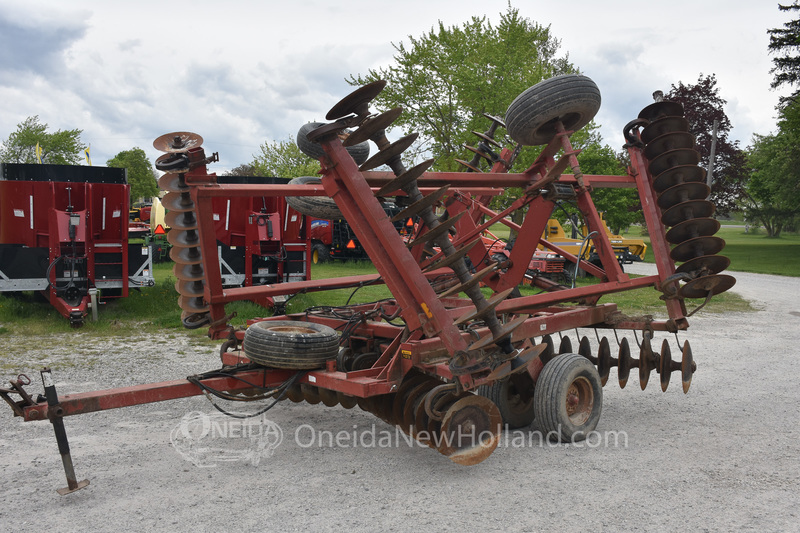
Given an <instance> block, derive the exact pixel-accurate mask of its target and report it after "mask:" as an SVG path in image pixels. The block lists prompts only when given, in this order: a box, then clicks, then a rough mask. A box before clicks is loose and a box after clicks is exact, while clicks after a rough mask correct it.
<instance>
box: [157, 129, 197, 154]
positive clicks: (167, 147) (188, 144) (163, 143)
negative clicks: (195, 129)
mask: <svg viewBox="0 0 800 533" xmlns="http://www.w3.org/2000/svg"><path fill="white" fill-rule="evenodd" d="M201 144H203V138H202V137H200V136H199V135H198V134H196V133H192V132H189V131H176V132H175V133H166V134H164V135H162V136H161V137H158V138H157V139H156V140H155V141H153V148H155V149H156V150H158V151H159V152H172V153H182V152H188V151H189V150H190V149H192V148H194V147H195V146H200V145H201Z"/></svg>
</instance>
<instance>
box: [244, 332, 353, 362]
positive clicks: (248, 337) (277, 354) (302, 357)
mask: <svg viewBox="0 0 800 533" xmlns="http://www.w3.org/2000/svg"><path fill="white" fill-rule="evenodd" d="M242 350H243V351H244V354H245V355H246V356H247V358H248V359H250V360H251V361H253V362H254V363H258V364H260V365H264V366H269V367H273V368H290V369H312V368H322V367H324V366H325V363H326V362H327V361H329V360H332V359H336V355H337V354H338V353H339V334H338V333H337V332H336V330H335V329H333V328H330V327H328V326H325V325H322V324H316V323H314V322H303V321H300V320H264V321H262V322H256V323H255V324H253V325H252V326H250V327H249V328H247V331H245V334H244V340H243V341H242Z"/></svg>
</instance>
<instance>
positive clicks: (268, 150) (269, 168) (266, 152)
mask: <svg viewBox="0 0 800 533" xmlns="http://www.w3.org/2000/svg"><path fill="white" fill-rule="evenodd" d="M260 149H261V153H260V154H259V155H256V156H254V157H255V159H254V160H253V162H252V163H250V166H251V167H252V168H253V171H254V172H255V174H256V175H259V176H266V177H270V178H296V177H299V176H316V175H317V174H318V173H319V170H320V164H319V161H316V160H314V159H311V158H310V157H308V156H307V155H305V154H304V153H303V152H301V151H300V149H299V148H298V147H297V144H295V142H294V141H293V140H292V139H289V140H288V141H272V142H265V143H264V144H262V145H261V147H260Z"/></svg>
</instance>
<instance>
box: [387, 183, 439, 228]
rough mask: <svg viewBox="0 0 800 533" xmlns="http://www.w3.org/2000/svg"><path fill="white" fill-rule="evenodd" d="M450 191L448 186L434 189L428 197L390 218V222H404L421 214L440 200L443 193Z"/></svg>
mask: <svg viewBox="0 0 800 533" xmlns="http://www.w3.org/2000/svg"><path fill="white" fill-rule="evenodd" d="M448 189H450V185H444V186H443V187H440V188H439V189H436V190H435V191H433V192H432V193H430V194H429V195H428V196H423V197H422V198H421V199H419V200H417V201H416V202H414V203H413V204H411V205H410V206H408V207H406V208H405V209H403V210H402V211H400V212H399V213H397V214H396V215H395V216H393V217H392V222H397V221H398V220H405V219H407V218H411V217H415V216H417V215H418V214H420V213H422V212H423V211H424V210H425V209H426V208H428V207H433V206H434V205H436V204H437V203H439V201H440V200H441V199H442V197H443V196H444V195H445V193H446V192H447V191H448Z"/></svg>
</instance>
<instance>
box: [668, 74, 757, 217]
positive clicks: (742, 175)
mask: <svg viewBox="0 0 800 533" xmlns="http://www.w3.org/2000/svg"><path fill="white" fill-rule="evenodd" d="M666 98H667V99H668V100H673V101H675V102H680V103H681V104H683V108H684V115H685V117H686V120H688V121H689V132H690V133H691V134H693V135H694V136H695V138H696V139H697V147H696V148H697V151H698V152H700V164H701V166H703V167H704V168H706V169H708V162H709V158H710V157H711V144H712V140H713V139H712V137H713V129H714V121H715V120H716V121H717V122H718V126H717V145H716V149H715V157H714V168H713V182H712V185H711V201H712V202H714V204H715V205H716V207H717V214H718V215H722V216H726V215H728V213H729V212H730V211H731V210H733V209H736V207H737V205H738V204H739V202H740V200H741V199H742V198H743V196H744V183H745V181H746V179H747V173H746V172H745V169H744V161H745V156H744V153H743V152H742V150H741V149H740V148H739V143H738V141H733V142H731V141H730V139H729V138H728V134H729V133H730V131H731V127H732V126H731V121H730V119H729V118H728V115H727V114H725V110H724V109H723V108H724V106H725V104H726V103H727V101H726V100H725V99H723V98H722V97H721V96H720V95H719V88H718V87H717V78H716V76H715V75H714V74H711V75H709V76H703V74H700V76H699V77H698V79H697V83H696V84H694V85H684V84H683V83H682V82H678V85H677V86H675V85H673V86H672V89H671V90H670V92H669V94H667V95H666Z"/></svg>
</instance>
